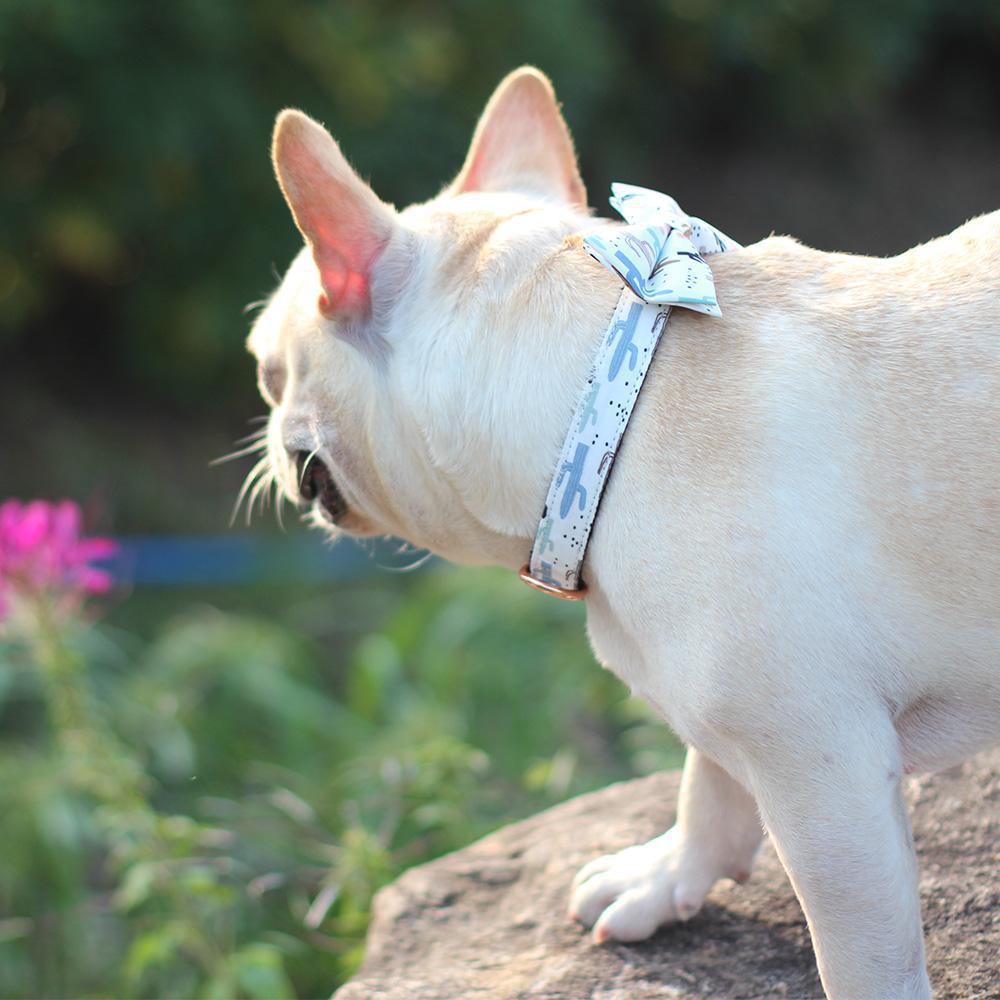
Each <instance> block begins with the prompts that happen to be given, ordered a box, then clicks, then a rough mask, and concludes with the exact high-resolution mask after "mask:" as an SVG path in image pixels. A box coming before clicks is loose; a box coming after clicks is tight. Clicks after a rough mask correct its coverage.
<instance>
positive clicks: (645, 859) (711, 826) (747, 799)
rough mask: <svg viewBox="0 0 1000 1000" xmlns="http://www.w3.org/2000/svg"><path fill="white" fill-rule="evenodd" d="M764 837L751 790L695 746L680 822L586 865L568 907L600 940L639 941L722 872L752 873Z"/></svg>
mask: <svg viewBox="0 0 1000 1000" xmlns="http://www.w3.org/2000/svg"><path fill="white" fill-rule="evenodd" d="M760 841H761V824H760V819H759V817H758V814H757V807H756V805H755V803H754V801H753V798H752V797H751V796H750V795H749V794H748V792H747V791H746V790H745V789H744V788H743V786H742V785H740V784H739V783H737V782H736V781H734V780H733V779H732V778H731V777H730V776H729V774H727V773H726V771H724V770H723V769H722V768H721V767H719V765H718V764H716V763H715V762H714V761H712V760H710V759H709V758H708V757H706V756H705V754H703V753H701V752H700V751H698V750H696V749H695V748H694V747H692V748H691V749H689V750H688V753H687V759H686V761H685V763H684V774H683V776H682V778H681V788H680V795H679V797H678V803H677V822H676V824H675V825H674V826H673V827H671V829H669V830H668V831H667V832H666V833H665V834H663V835H662V836H660V837H656V838H655V839H654V840H651V841H649V843H647V844H640V845H637V846H636V847H629V848H626V849H625V850H624V851H620V852H619V853H618V854H609V855H606V856H604V857H602V858H597V859H596V860H595V861H591V862H590V864H588V865H586V866H585V867H584V868H582V869H581V870H580V872H579V874H578V875H577V877H576V879H575V881H574V883H573V894H572V899H571V902H570V914H571V916H573V917H574V918H575V919H577V920H579V921H581V922H582V923H584V924H586V925H587V926H588V927H589V926H593V928H594V939H595V940H596V941H599V942H600V941H606V940H608V939H615V940H618V941H639V940H641V939H643V938H646V937H649V935H650V934H652V933H653V931H655V930H656V928H657V927H659V926H661V925H662V924H665V923H668V922H670V921H673V920H687V919H688V917H691V916H693V915H694V914H695V913H697V912H698V910H699V909H700V908H701V904H702V902H703V900H704V899H705V895H706V894H707V893H708V890H709V889H710V888H711V887H712V886H713V885H714V884H715V882H717V881H718V880H719V879H720V878H727V877H728V878H732V879H735V880H736V881H739V882H742V881H745V880H746V879H747V878H749V876H750V869H751V867H752V865H753V860H754V856H755V855H756V853H757V848H758V847H759V846H760Z"/></svg>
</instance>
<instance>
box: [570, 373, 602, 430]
mask: <svg viewBox="0 0 1000 1000" xmlns="http://www.w3.org/2000/svg"><path fill="white" fill-rule="evenodd" d="M600 391H601V384H600V382H595V383H594V384H593V385H592V386H591V387H590V392H588V393H587V395H586V396H585V397H584V400H583V403H582V404H581V406H580V422H579V424H578V425H577V428H576V432H577V434H582V433H583V429H584V427H586V426H587V424H596V423H597V409H596V407H595V406H594V403H595V401H596V400H597V394H598V393H599V392H600Z"/></svg>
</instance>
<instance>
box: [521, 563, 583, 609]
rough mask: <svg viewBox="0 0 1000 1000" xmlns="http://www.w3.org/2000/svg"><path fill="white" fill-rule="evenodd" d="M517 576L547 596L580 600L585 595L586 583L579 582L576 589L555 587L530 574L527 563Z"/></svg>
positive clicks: (566, 599) (565, 599) (529, 567)
mask: <svg viewBox="0 0 1000 1000" xmlns="http://www.w3.org/2000/svg"><path fill="white" fill-rule="evenodd" d="M518 576H519V577H520V578H521V579H522V580H523V581H524V582H525V583H526V584H527V585H528V586H529V587H532V588H534V589H535V590H538V591H541V593H543V594H548V595H549V597H560V598H562V600H564V601H582V600H583V599H584V598H585V597H586V596H587V585H586V584H585V583H583V582H581V583H580V587H579V589H577V590H566V589H565V588H564V587H557V586H556V585H555V584H554V583H546V582H545V581H544V580H539V579H538V577H536V576H532V575H531V566H530V565H528V564H525V565H524V566H523V567H522V568H521V572H520V573H518Z"/></svg>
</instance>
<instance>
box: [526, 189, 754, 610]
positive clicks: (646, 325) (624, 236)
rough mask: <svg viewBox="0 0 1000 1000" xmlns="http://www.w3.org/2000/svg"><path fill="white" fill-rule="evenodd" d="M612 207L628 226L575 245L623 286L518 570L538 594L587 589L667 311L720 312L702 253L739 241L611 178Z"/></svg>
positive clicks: (577, 593) (656, 195)
mask: <svg viewBox="0 0 1000 1000" xmlns="http://www.w3.org/2000/svg"><path fill="white" fill-rule="evenodd" d="M610 203H611V206H612V207H613V208H614V209H615V210H616V211H617V212H618V213H619V214H620V215H622V216H623V218H624V219H625V222H626V225H624V226H621V227H619V228H616V229H612V230H603V229H602V230H601V231H600V232H599V233H596V234H591V235H590V236H587V237H585V238H584V240H583V245H584V248H585V249H586V250H587V252H588V253H589V254H590V255H591V256H592V257H593V258H594V259H595V260H597V261H599V262H600V263H601V264H603V265H604V266H605V267H607V268H608V269H609V270H611V271H614V273H615V274H617V275H618V277H619V278H621V280H622V282H623V284H624V286H625V287H624V288H623V289H622V294H621V297H620V298H619V299H618V304H617V305H616V306H615V311H614V313H613V314H612V316H611V322H610V324H609V325H608V329H607V332H606V333H605V335H604V337H603V338H602V340H601V342H600V344H599V345H598V348H597V351H596V353H595V355H594V360H593V362H592V363H591V366H590V372H589V374H588V376H587V383H586V385H585V386H584V390H583V392H582V393H581V395H580V401H579V402H578V403H577V406H576V412H575V413H574V414H573V420H572V422H571V423H570V427H569V431H568V433H567V434H566V439H565V441H564V442H563V446H562V451H561V452H560V454H559V464H558V465H557V466H556V472H555V475H554V476H553V477H552V482H551V484H550V486H549V492H548V495H547V496H546V498H545V507H544V509H543V510H542V517H541V520H540V522H539V525H538V532H537V533H536V535H535V544H534V546H533V547H532V549H531V558H530V560H529V562H528V564H527V565H526V566H525V567H524V569H522V570H521V574H520V575H521V579H522V580H524V582H525V583H527V584H528V585H529V586H531V587H534V588H535V589H536V590H540V591H542V592H543V593H545V594H551V595H552V596H553V597H562V598H565V599H567V600H580V599H582V598H583V597H584V596H585V594H586V592H587V585H586V584H585V583H584V582H583V580H582V578H581V575H580V574H581V568H582V566H583V560H584V557H585V556H586V553H587V543H588V542H589V541H590V534H591V531H592V530H593V527H594V521H595V520H596V518H597V510H598V507H599V506H600V503H601V497H602V495H603V494H604V487H605V485H606V484H607V481H608V475H609V474H610V472H611V466H612V465H613V464H614V460H615V456H616V455H617V454H618V448H619V445H620V444H621V439H622V435H623V434H624V433H625V428H626V427H627V426H628V421H629V417H630V416H631V415H632V410H633V408H634V407H635V402H636V400H637V399H638V397H639V390H640V389H641V388H642V383H643V380H644V379H645V378H646V373H647V372H648V371H649V365H650V362H651V361H652V360H653V352H654V351H655V350H656V345H657V343H658V342H659V340H660V337H661V336H662V334H663V331H664V329H665V328H666V325H667V320H668V319H669V317H670V310H671V308H673V307H674V306H682V307H683V308H685V309H693V310H695V311H696V312H701V313H706V314H708V315H709V316H721V315H722V313H721V311H720V309H719V303H718V300H717V299H716V296H715V282H714V280H713V279H712V271H711V268H710V267H709V266H708V264H707V263H706V261H705V256H708V255H710V254H715V253H722V252H724V251H726V250H732V249H735V248H738V247H739V244H738V243H736V242H735V241H734V240H731V239H730V238H729V237H728V236H725V235H724V234H723V233H721V232H719V230H718V229H716V228H715V227H714V226H711V225H709V224H708V223H707V222H705V221H704V220H702V219H696V218H693V217H690V216H687V215H685V214H684V212H682V211H681V208H680V206H679V205H678V204H677V202H676V201H674V199H673V198H671V197H669V196H668V195H665V194H661V193H660V192H659V191H650V190H648V189H646V188H640V187H633V186H632V185H630V184H612V185H611V198H610Z"/></svg>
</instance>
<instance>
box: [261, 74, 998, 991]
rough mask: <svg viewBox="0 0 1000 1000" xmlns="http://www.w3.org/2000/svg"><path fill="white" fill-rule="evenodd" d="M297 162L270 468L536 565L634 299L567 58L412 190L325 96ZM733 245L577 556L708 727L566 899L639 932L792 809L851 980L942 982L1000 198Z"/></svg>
mask: <svg viewBox="0 0 1000 1000" xmlns="http://www.w3.org/2000/svg"><path fill="white" fill-rule="evenodd" d="M273 161H274V168H275V171H276V173H277V178H278V182H279V184H280V187H281V190H282V192H283V193H284V196H285V199H286V200H287V202H288V206H289V208H290V209H291V212H292V215H293V217H294V220H295V224H296V225H297V226H298V229H299V230H300V232H301V234H302V236H303V238H304V244H305V245H304V247H303V249H302V251H301V253H299V255H298V256H297V257H296V258H295V260H294V262H293V263H292V264H291V267H290V268H289V270H288V272H287V274H286V275H285V277H284V279H283V280H282V282H281V284H280V287H279V288H278V289H277V290H276V291H275V293H274V294H273V296H272V297H271V298H270V300H269V302H268V304H267V305H266V307H265V308H264V310H263V311H262V313H261V314H260V316H259V318H258V319H257V320H256V322H255V324H254V326H253V330H252V333H251V335H250V339H249V346H250V349H251V351H252V352H253V354H254V355H255V356H256V358H257V359H258V362H259V381H260V389H261V392H262V393H263V395H264V398H265V399H266V401H267V403H268V404H269V405H270V419H269V424H268V429H267V461H268V463H269V466H270V474H271V475H273V476H274V477H275V478H276V480H277V482H278V483H279V484H280V488H281V490H283V492H284V493H285V494H286V495H287V496H288V497H289V498H291V499H292V500H294V501H296V502H298V503H300V504H304V505H306V506H308V507H309V509H310V511H311V513H310V515H309V517H310V518H311V520H312V521H314V522H315V523H316V524H317V525H320V526H322V527H323V528H325V529H327V530H329V531H332V532H346V533H348V534H351V535H358V536H372V535H385V534H388V535H394V536H398V537H400V538H404V539H407V540H408V541H410V542H412V543H413V544H414V545H416V546H418V547H421V548H427V549H430V550H432V551H434V552H436V553H439V554H441V555H442V556H445V557H446V558H448V559H452V560H455V561H457V562H460V563H480V564H482V563H493V564H500V565H503V566H507V567H509V568H510V569H511V570H517V569H518V568H519V567H520V566H522V564H524V563H525V561H526V558H527V555H528V552H529V551H530V549H531V545H532V540H533V538H534V536H535V532H536V529H537V527H538V522H539V516H540V514H541V512H542V508H543V504H544V499H545V496H546V491H547V488H548V486H549V482H550V480H551V477H552V475H553V472H554V467H555V465H556V462H557V457H558V455H559V451H560V446H561V444H562V441H563V438H564V435H565V433H566V431H567V427H568V424H569V422H570V420H571V417H572V415H573V412H574V407H575V405H576V403H577V400H578V399H579V398H580V395H581V390H582V388H583V384H584V381H585V378H586V373H587V369H588V364H589V362H590V359H591V357H592V355H593V353H594V350H595V347H596V345H597V344H598V343H599V342H600V340H601V338H602V336H603V335H604V333H605V330H606V327H607V324H608V320H609V318H610V316H611V314H612V312H613V310H614V307H615V304H616V302H617V300H618V297H619V294H620V291H621V283H620V282H619V280H618V279H617V278H616V277H615V276H614V275H613V274H611V273H610V272H609V271H607V270H606V269H605V268H603V267H601V266H600V265H599V264H597V263H596V262H595V261H594V260H592V259H591V258H590V257H589V256H588V255H587V254H586V253H585V252H583V251H582V250H581V246H580V243H581V235H586V234H587V233H588V232H592V231H594V230H595V229H596V228H598V227H600V226H612V225H614V223H611V222H600V221H598V220H596V219H595V218H594V217H593V216H592V215H591V214H590V212H589V211H588V209H587V195H586V191H585V190H584V185H583V182H582V181H581V178H580V174H579V171H578V168H577V162H576V156H575V153H574V149H573V145H572V141H571V138H570V135H569V131H568V129H567V127H566V124H565V122H564V120H563V118H562V116H561V114H560V111H559V106H558V104H557V103H556V100H555V96H554V93H553V90H552V87H551V85H550V83H549V81H548V80H547V79H546V77H545V76H543V75H542V74H541V73H540V72H538V71H537V70H534V69H532V68H522V69H520V70H517V71H515V72H514V73H512V74H511V75H510V76H508V77H507V78H506V79H505V80H504V81H503V82H502V83H501V84H500V86H499V88H498V89H497V91H496V92H495V93H494V94H493V96H492V98H491V99H490V101H489V103H488V104H487V106H486V110H485V112H484V113H483V116H482V118H481V120H480V121H479V124H478V126H477V128H476V130H475V134H474V136H473V139H472V144H471V148H470V150H469V152H468V155H467V157H466V160H465V163H464V165H463V166H462V168H461V170H460V171H459V173H458V176H457V177H456V178H455V180H454V181H452V182H451V183H450V184H449V185H448V186H447V187H446V188H444V190H443V191H442V192H441V193H440V194H439V195H438V196H437V197H435V198H432V199H431V200H430V201H428V202H426V203H424V204H418V205H413V206H410V207H409V208H406V209H405V210H403V211H397V210H396V209H395V208H393V207H392V206H391V205H388V204H386V203H385V202H384V201H382V200H380V199H379V198H378V197H377V196H376V195H375V193H374V192H373V191H372V189H371V188H370V187H369V186H368V185H367V184H366V183H365V182H364V181H363V180H361V179H360V178H359V176H358V175H357V174H356V173H355V172H354V170H352V168H351V167H350V166H349V165H348V163H347V161H346V160H345V158H344V156H343V154H342V153H341V151H340V149H339V148H338V146H337V144H336V142H335V141H334V140H333V138H332V137H331V136H330V134H329V133H328V132H327V131H326V130H325V129H324V128H323V127H322V126H321V125H319V124H317V123H316V122H315V121H313V120H312V119H310V118H309V117H307V116H306V115H305V114H303V113H302V112H300V111H295V110H287V111H283V112H282V113H281V114H280V115H279V116H278V119H277V124H276V127H275V131H274V142H273ZM699 207H700V208H702V210H703V211H706V212H708V213H709V217H711V215H710V206H699ZM717 221H718V222H720V224H722V225H725V220H717ZM711 267H712V270H713V272H714V277H715V284H716V289H717V292H718V298H719V302H720V304H721V306H722V312H723V315H722V318H713V317H710V316H704V315H699V314H696V313H693V312H685V311H681V310H674V312H673V314H672V316H671V318H670V322H669V325H668V327H667V329H666V332H665V334H664V335H663V339H662V341H661V342H660V345H659V347H658V349H657V352H656V356H655V358H654V361H653V364H652V366H651V368H650V372H649V375H648V378H647V381H646V384H645V386H644V387H643V389H642V392H641V394H640V396H639V399H638V403H637V406H636V409H635V411H634V414H633V416H632V419H631V423H630V424H629V426H628V429H627V431H626V433H625V437H624V441H623V446H622V449H621V451H620V452H619V454H618V457H617V460H616V462H615V465H614V469H613V473H612V475H611V478H610V481H609V484H608V487H607V490H606V493H605V496H604V499H603V503H602V506H601V509H600V512H599V515H598V517H597V521H596V524H595V527H594V531H593V535H592V537H591V541H590V546H589V549H588V553H587V559H586V563H585V565H584V576H585V578H586V581H587V584H588V587H589V590H588V593H587V596H586V605H587V619H588V632H589V635H590V639H591V642H592V645H593V648H594V651H595V653H596V655H597V657H598V658H599V660H600V661H601V662H602V663H603V664H605V665H606V666H607V667H608V668H609V669H611V670H613V671H614V672H615V673H617V674H618V675H619V676H620V677H621V678H622V679H623V680H624V682H625V683H626V684H627V685H629V687H630V688H631V689H632V690H633V691H634V692H636V693H637V694H639V695H641V696H642V697H644V698H645V699H647V700H648V701H649V702H650V703H651V704H652V705H653V706H654V707H655V708H656V709H657V710H658V712H659V713H660V714H661V715H662V717H663V718H664V719H665V720H666V722H668V723H669V724H670V725H671V726H672V727H673V729H674V730H675V731H676V732H677V734H678V735H679V736H680V737H681V739H683V740H684V742H685V743H686V744H687V746H688V751H687V760H686V763H685V765H684V772H683V778H682V782H681V791H680V799H679V802H678V808H677V821H676V824H675V825H674V826H673V827H672V828H671V829H670V830H668V831H667V832H666V833H664V834H663V835H662V836H660V837H657V838H656V839H654V840H652V841H651V842H649V843H647V844H642V845H639V846H636V847H631V848H629V849H627V850H625V851H622V852H621V853H619V854H614V855H609V856H606V857H602V858H597V859H596V860H594V861H592V862H591V863H590V864H588V865H587V866H586V867H584V868H583V870H582V871H581V872H580V873H579V875H578V876H577V878H576V881H575V883H574V886H573V889H572V893H571V901H570V905H569V912H570V914H571V916H572V917H574V918H575V919H576V920H578V921H580V922H581V923H582V924H585V925H587V926H589V927H592V928H593V931H592V933H593V938H594V940H595V941H597V942H605V941H609V940H616V941H637V940H640V939H643V938H646V937H648V936H649V935H651V934H652V933H653V932H654V931H655V930H656V929H657V928H658V927H660V926H662V925H664V924H667V923H670V922H671V921H678V920H687V919H689V918H690V917H691V916H693V915H694V914H695V913H696V912H697V911H698V909H699V907H700V906H701V905H702V903H703V901H704V899H705V896H706V894H707V893H708V891H709V890H710V889H711V887H712V885H713V884H714V883H715V882H717V881H718V880H720V879H735V880H736V881H737V882H741V881H743V880H745V879H747V878H748V877H749V876H750V873H751V870H752V868H753V864H754V858H755V855H756V854H757V852H758V848H759V846H760V843H761V839H762V834H763V831H765V830H766V832H767V834H768V835H769V836H770V838H771V839H772V840H773V843H774V845H775V848H776V850H777V853H778V855H779V857H780V859H781V861H782V863H783V864H784V866H785V868H786V869H787V871H788V874H789V877H790V878H791V881H792V884H793V886H794V888H795V892H796V893H797V895H798V898H799V900H800V901H801V903H802V908H803V910H804V911H805V915H806V918H807V920H808V924H809V929H810V932H811V934H812V939H813V943H814V947H815V952H816V958H817V961H818V965H819V970H820V975H821V978H822V982H823V985H824V988H825V990H826V992H827V994H828V995H829V996H830V997H835V998H850V1000H859V998H868V997H870V998H886V997H908V998H917V997H928V996H929V995H930V984H929V980H928V976H927V972H926V967H925V961H924V949H923V935H922V927H921V916H920V900H919V895H918V889H917V863H916V858H915V856H914V849H913V842H912V838H911V833H910V827H909V820H908V815H907V809H906V806H905V803H904V801H903V798H902V796H901V792H900V787H901V782H902V781H903V780H904V776H905V775H907V774H911V773H914V772H920V771H926V770H929V769H938V768H942V767H947V766H949V765H952V764H954V763H956V762H958V761H960V760H962V759H963V758H964V757H966V756H967V755H969V754H972V753H974V752H975V751H976V750H978V749H980V748H984V747H986V746H988V745H989V744H991V743H992V742H995V741H996V740H997V739H998V735H1000V437H998V433H1000V212H996V213H993V214H991V215H986V216H983V217H981V218H978V219H974V220H973V221H971V222H968V223H966V224H965V225H963V226H961V227H960V228H959V229H957V230H955V232H953V233H951V234H950V235H947V236H943V237H941V238H940V239H937V240H934V241H933V242H930V243H927V244H925V245H923V246H918V247H916V248H914V249H912V250H909V251H907V252H906V253H903V254H901V255H899V256H897V257H891V258H887V259H882V258H872V257H863V256H851V255H846V254H837V253H824V252H820V251H817V250H812V249H809V248H808V247H805V246H803V245H801V244H800V243H798V242H796V241H795V240H793V239H789V238H786V237H770V238H768V239H764V240H762V241H761V242H759V243H756V244H754V245H752V246H747V247H745V248H742V249H738V250H734V251H732V252H729V253H725V254H720V255H718V256H717V257H713V258H712V259H711ZM542 599H543V598H541V597H539V600H542Z"/></svg>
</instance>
